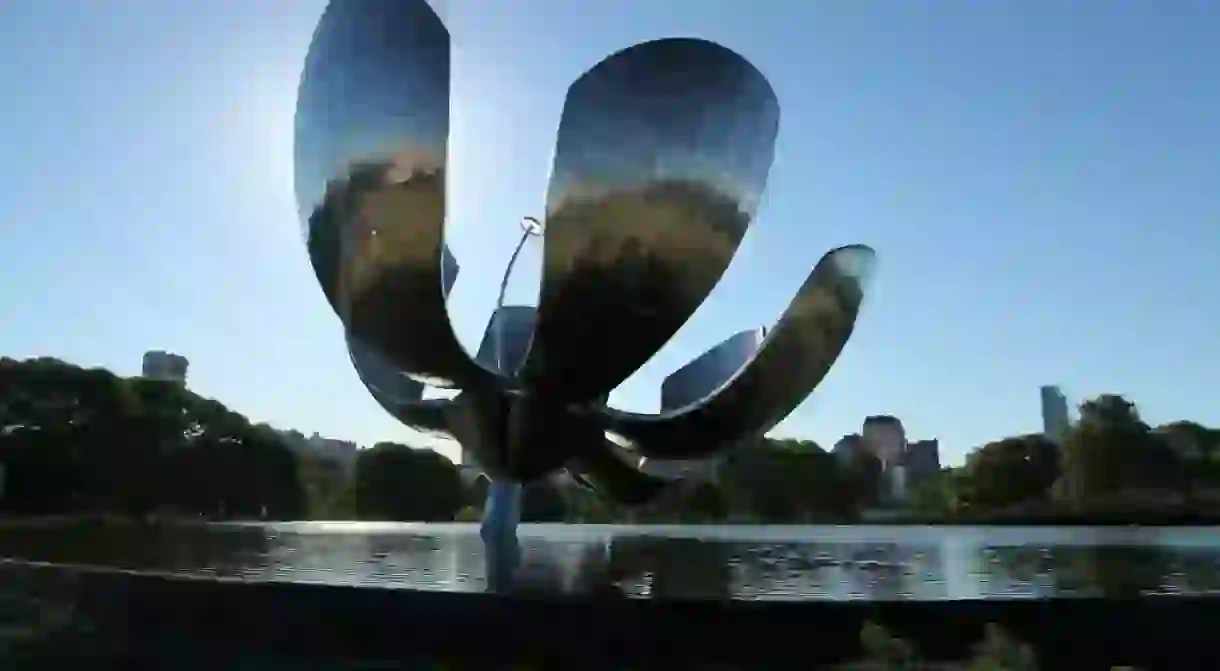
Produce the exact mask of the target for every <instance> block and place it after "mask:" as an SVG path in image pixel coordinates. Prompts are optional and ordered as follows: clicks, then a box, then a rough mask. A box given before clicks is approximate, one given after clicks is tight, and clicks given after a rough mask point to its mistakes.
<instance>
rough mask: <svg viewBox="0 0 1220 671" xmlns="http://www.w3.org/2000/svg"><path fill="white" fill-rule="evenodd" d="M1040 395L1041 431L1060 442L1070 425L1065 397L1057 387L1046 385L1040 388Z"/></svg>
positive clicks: (1065, 435)
mask: <svg viewBox="0 0 1220 671" xmlns="http://www.w3.org/2000/svg"><path fill="white" fill-rule="evenodd" d="M1040 392H1041V396H1042V433H1043V435H1045V436H1046V437H1047V438H1050V439H1051V440H1053V441H1055V442H1062V441H1063V439H1064V438H1066V437H1067V432H1068V429H1069V428H1070V427H1071V423H1070V420H1069V419H1068V404H1067V397H1066V396H1064V395H1063V392H1062V391H1060V390H1059V387H1057V386H1054V385H1047V386H1044V387H1042V389H1041V390H1040Z"/></svg>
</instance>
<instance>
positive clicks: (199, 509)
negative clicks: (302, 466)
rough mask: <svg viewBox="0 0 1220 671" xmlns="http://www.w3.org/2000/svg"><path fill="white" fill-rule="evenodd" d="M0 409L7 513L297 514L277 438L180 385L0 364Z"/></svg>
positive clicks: (291, 469) (292, 478) (299, 496)
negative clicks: (0, 409)
mask: <svg viewBox="0 0 1220 671" xmlns="http://www.w3.org/2000/svg"><path fill="white" fill-rule="evenodd" d="M0 408H2V411H0V413H2V414H0V462H2V463H3V464H4V467H5V477H4V484H5V491H4V496H3V498H2V499H0V506H3V508H4V509H5V510H6V511H8V512H11V513H18V514H76V513H102V514H120V515H132V516H144V515H147V514H150V513H153V512H172V513H174V514H179V515H182V514H186V515H203V516H209V517H230V516H247V517H261V516H264V515H265V516H267V517H278V518H295V517H299V516H300V515H301V514H302V513H303V512H304V504H305V495H304V490H303V488H302V486H301V482H300V479H299V474H298V472H297V464H296V460H295V459H294V457H293V456H292V454H291V453H290V452H289V451H288V450H287V449H286V448H285V447H284V446H283V444H282V443H281V442H280V441H279V440H278V438H277V437H276V436H275V435H274V434H273V433H271V432H269V431H266V430H260V429H257V428H256V427H253V426H251V425H250V423H249V422H248V421H247V420H246V418H244V417H242V416H241V415H239V414H237V413H235V412H232V411H230V410H228V409H227V408H225V407H224V406H223V405H222V404H220V403H219V402H217V401H212V400H209V399H204V398H201V397H199V396H198V395H196V394H194V393H192V392H190V391H188V390H187V389H185V388H184V387H183V386H182V385H179V384H175V383H169V382H160V381H156V380H148V379H143V378H130V379H128V378H120V377H118V376H115V375H114V374H113V373H110V372H108V371H105V370H100V369H91V370H90V369H82V368H80V367H77V366H73V365H71V364H68V363H65V362H63V361H59V360H57V359H31V360H27V361H15V360H12V359H2V360H0Z"/></svg>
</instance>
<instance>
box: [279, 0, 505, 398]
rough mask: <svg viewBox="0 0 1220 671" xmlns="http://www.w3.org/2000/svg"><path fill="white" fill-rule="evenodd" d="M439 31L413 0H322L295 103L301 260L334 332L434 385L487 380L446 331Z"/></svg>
mask: <svg viewBox="0 0 1220 671" xmlns="http://www.w3.org/2000/svg"><path fill="white" fill-rule="evenodd" d="M448 135H449V32H448V31H447V30H446V29H445V26H444V24H442V23H441V21H440V19H439V18H438V17H437V16H436V14H435V13H434V12H433V11H432V9H431V8H430V7H429V6H428V4H427V3H426V2H424V0H399V1H396V2H332V3H330V4H329V5H328V6H327V8H326V11H325V13H324V14H323V15H322V19H321V21H320V22H319V24H318V28H317V31H316V32H315V33H314V38H313V42H312V43H311V44H310V48H309V53H308V55H307V57H306V61H305V70H304V73H303V75H302V78H301V86H300V91H299V94H298V101H297V111H296V147H295V153H296V156H295V164H296V175H295V179H296V192H297V204H298V207H299V208H300V211H301V215H302V218H303V219H304V226H305V237H306V241H307V246H308V248H309V253H310V258H311V260H312V262H313V266H314V270H315V272H316V273H317V276H318V281H319V283H320V284H321V285H322V290H323V292H324V293H325V294H326V297H327V299H328V300H329V301H330V304H331V306H332V307H333V308H334V309H335V311H336V312H337V313H338V315H339V318H340V319H342V320H343V322H344V324H345V326H346V327H347V331H348V332H349V333H351V334H352V335H353V336H354V337H356V338H357V339H359V340H360V341H361V342H363V343H365V344H367V345H368V346H369V347H372V348H375V349H376V350H378V351H379V352H381V353H383V354H384V355H385V357H386V358H387V359H389V360H390V361H391V362H392V363H393V364H394V365H395V366H396V367H398V368H399V369H400V370H402V371H404V372H406V373H407V374H409V375H412V376H414V377H416V378H417V379H419V380H421V381H425V382H428V383H430V384H436V385H438V386H455V385H465V384H467V383H472V384H475V383H479V382H483V383H489V382H490V379H491V376H490V374H489V373H488V372H487V371H484V370H483V369H482V368H480V367H479V366H478V365H476V364H475V363H474V362H473V361H471V359H470V357H468V356H467V355H466V353H465V351H464V350H463V349H462V347H461V345H460V344H459V343H458V341H457V339H456V338H455V337H454V334H453V330H452V328H451V327H450V323H449V319H448V314H447V312H446V310H445V296H446V285H447V284H451V283H452V277H453V274H452V273H450V272H449V269H447V268H446V266H449V265H451V264H450V263H448V261H450V260H451V257H450V256H448V255H447V250H446V249H445V246H444V240H443V237H444V236H443V234H444V230H443V229H444V221H445V157H446V150H447V143H448Z"/></svg>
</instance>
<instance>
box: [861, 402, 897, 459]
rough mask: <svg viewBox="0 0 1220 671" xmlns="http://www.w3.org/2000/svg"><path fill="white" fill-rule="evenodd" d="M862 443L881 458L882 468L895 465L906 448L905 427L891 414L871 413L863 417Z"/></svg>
mask: <svg viewBox="0 0 1220 671" xmlns="http://www.w3.org/2000/svg"><path fill="white" fill-rule="evenodd" d="M861 438H863V441H864V445H865V446H866V447H867V449H868V450H869V451H870V452H872V453H873V454H875V455H876V456H877V458H878V459H880V460H881V468H882V470H889V468H890V467H891V466H897V465H899V463H900V462H901V460H902V457H903V454H904V453H905V452H906V448H907V435H906V429H904V428H903V426H902V422H901V421H899V420H898V418H897V417H894V416H892V415H873V416H871V417H866V418H865V419H864V428H863V430H862V431H861Z"/></svg>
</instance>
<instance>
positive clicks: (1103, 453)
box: [1060, 394, 1184, 505]
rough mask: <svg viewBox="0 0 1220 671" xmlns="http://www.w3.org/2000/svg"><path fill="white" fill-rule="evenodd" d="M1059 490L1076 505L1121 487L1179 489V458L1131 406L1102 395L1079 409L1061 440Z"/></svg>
mask: <svg viewBox="0 0 1220 671" xmlns="http://www.w3.org/2000/svg"><path fill="white" fill-rule="evenodd" d="M1063 468H1064V474H1063V475H1064V483H1063V486H1062V487H1060V490H1061V492H1062V494H1063V495H1064V496H1066V497H1067V498H1068V499H1069V500H1071V501H1072V502H1074V503H1075V504H1077V505H1080V504H1083V503H1085V502H1087V501H1089V500H1092V499H1097V498H1098V497H1104V496H1106V495H1109V494H1113V493H1116V492H1120V491H1122V490H1124V489H1149V488H1155V489H1180V488H1181V486H1182V484H1183V479H1182V478H1183V475H1184V472H1183V469H1182V460H1181V458H1180V457H1179V456H1178V455H1177V454H1176V453H1175V452H1174V450H1173V449H1172V448H1171V447H1170V445H1169V442H1168V441H1167V440H1165V439H1164V438H1163V437H1162V436H1158V435H1155V434H1153V432H1152V430H1151V429H1150V427H1149V426H1148V425H1147V424H1145V423H1144V422H1143V420H1141V419H1140V416H1139V411H1138V409H1137V408H1136V406H1135V404H1134V403H1132V402H1130V401H1128V400H1127V399H1126V398H1124V397H1122V396H1120V395H1116V394H1103V395H1101V396H1098V397H1097V398H1094V399H1090V400H1088V401H1085V402H1084V403H1082V404H1081V406H1080V422H1078V423H1077V425H1076V426H1075V427H1073V429H1072V431H1071V432H1070V433H1069V435H1068V437H1067V439H1066V440H1065V442H1064V459H1063Z"/></svg>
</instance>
